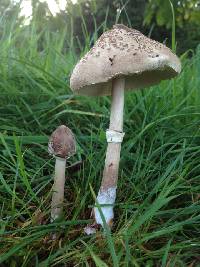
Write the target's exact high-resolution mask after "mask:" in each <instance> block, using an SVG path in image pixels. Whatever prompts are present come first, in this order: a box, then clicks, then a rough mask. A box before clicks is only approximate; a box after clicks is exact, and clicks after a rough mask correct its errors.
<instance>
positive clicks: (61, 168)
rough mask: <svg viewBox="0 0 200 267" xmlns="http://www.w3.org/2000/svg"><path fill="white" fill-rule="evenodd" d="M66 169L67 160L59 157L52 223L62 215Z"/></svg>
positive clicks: (53, 196)
mask: <svg viewBox="0 0 200 267" xmlns="http://www.w3.org/2000/svg"><path fill="white" fill-rule="evenodd" d="M65 167H66V159H62V158H58V157H57V158H56V163H55V177H54V185H53V194H52V201H51V221H54V220H56V219H57V218H59V217H60V216H61V215H62V211H63V207H62V204H63V200H64V187H65Z"/></svg>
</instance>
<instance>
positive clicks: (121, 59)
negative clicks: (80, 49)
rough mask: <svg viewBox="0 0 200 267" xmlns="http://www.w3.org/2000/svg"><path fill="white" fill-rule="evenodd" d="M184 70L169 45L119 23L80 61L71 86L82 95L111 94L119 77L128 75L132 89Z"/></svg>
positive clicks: (126, 81) (126, 86) (72, 76)
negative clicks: (114, 81)
mask: <svg viewBox="0 0 200 267" xmlns="http://www.w3.org/2000/svg"><path fill="white" fill-rule="evenodd" d="M180 71H181V63H180V60H179V59H178V57H177V56H176V55H175V54H173V53H172V51H171V50H170V49H169V48H167V47H166V46H165V45H163V44H161V43H159V42H156V41H154V40H151V39H150V38H148V37H146V36H145V35H143V34H142V33H141V32H139V31H137V30H134V29H130V28H128V27H126V26H124V25H122V24H117V25H115V26H114V27H113V29H111V30H109V31H107V32H105V33H103V34H102V35H101V36H100V38H99V39H98V40H97V41H96V43H95V45H94V46H93V48H92V49H91V50H90V51H89V52H88V53H87V54H86V55H85V56H84V57H83V58H82V59H81V60H80V61H79V62H78V63H77V65H76V66H75V68H74V70H73V72H72V75H71V79H70V87H71V89H72V90H73V91H74V93H76V94H80V95H94V96H99V95H110V94H111V88H112V79H113V78H115V77H119V76H124V77H125V89H126V90H130V89H137V88H143V87H148V86H151V85H154V84H157V83H159V82H160V81H161V80H166V79H170V78H173V77H175V76H176V75H177V74H178V73H180Z"/></svg>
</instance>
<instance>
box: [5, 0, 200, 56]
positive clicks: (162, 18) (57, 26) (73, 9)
mask: <svg viewBox="0 0 200 267" xmlns="http://www.w3.org/2000/svg"><path fill="white" fill-rule="evenodd" d="M171 4H172V5H173V7H174V12H175V20H176V21H175V22H176V39H177V42H178V52H179V53H182V52H184V51H186V50H188V49H194V48H195V47H196V46H197V45H198V43H199V40H200V31H199V30H198V29H199V27H200V0H190V1H188V0H171V2H170V0H113V1H110V0H100V1H97V0H78V2H77V3H76V4H73V3H72V2H71V1H70V0H69V1H68V4H67V6H66V10H65V11H61V12H60V13H58V14H57V15H56V16H52V14H51V12H50V10H49V8H48V5H47V4H46V3H45V2H40V1H39V0H32V8H33V17H34V18H35V19H34V21H35V22H36V23H37V24H38V25H40V28H39V31H42V29H43V27H45V28H48V29H49V30H50V31H53V32H56V31H60V30H61V29H63V28H67V29H68V31H72V32H71V34H72V35H73V36H74V46H76V48H77V49H82V48H83V47H85V44H87V43H88V42H87V41H88V39H91V37H92V38H94V39H95V38H96V37H97V36H94V33H95V34H98V35H100V34H101V33H102V32H103V31H104V30H105V27H106V28H111V27H112V25H113V24H115V23H117V22H118V23H124V24H126V25H127V26H130V27H133V28H136V29H139V30H140V31H142V32H143V33H144V34H147V35H151V36H152V38H154V39H156V40H158V41H161V42H163V41H165V42H167V44H168V45H169V46H170V44H171V28H172V9H171ZM18 11H19V5H18V4H14V3H13V2H11V0H1V6H0V14H3V15H4V16H7V17H10V16H12V15H14V16H16V15H18V14H19V12H18ZM32 20H33V19H32ZM18 23H19V24H21V25H22V24H23V18H18ZM15 27H17V24H15ZM27 27H28V26H27ZM41 35H42V34H41ZM41 38H42V37H41ZM92 40H93V39H92Z"/></svg>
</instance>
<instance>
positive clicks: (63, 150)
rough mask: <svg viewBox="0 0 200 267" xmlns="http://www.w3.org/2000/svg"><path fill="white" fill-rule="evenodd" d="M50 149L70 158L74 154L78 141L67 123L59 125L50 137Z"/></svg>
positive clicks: (54, 152)
mask: <svg viewBox="0 0 200 267" xmlns="http://www.w3.org/2000/svg"><path fill="white" fill-rule="evenodd" d="M48 151H49V153H50V154H53V155H54V156H56V157H60V158H69V157H70V156H72V155H74V154H75V153H76V142H75V138H74V135H73V133H72V131H71V130H70V129H69V128H68V127H66V126H65V125H61V126H59V127H58V128H57V129H56V130H55V131H54V132H53V133H52V135H51V137H50V139H49V143H48Z"/></svg>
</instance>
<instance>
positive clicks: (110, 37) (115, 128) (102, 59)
mask: <svg viewBox="0 0 200 267" xmlns="http://www.w3.org/2000/svg"><path fill="white" fill-rule="evenodd" d="M180 71H181V63H180V60H179V59H178V57H177V56H176V55H175V54H174V53H173V52H172V51H171V50H170V49H169V48H167V47H166V46H165V45H163V44H161V43H159V42H157V41H154V40H151V39H150V38H147V37H146V36H144V35H143V34H142V33H141V32H139V31H137V30H134V29H130V28H128V27H126V26H124V25H122V24H117V25H114V27H113V29H111V30H109V31H107V32H105V33H103V34H102V35H101V36H100V38H99V39H98V40H97V41H96V43H95V44H94V46H93V47H92V48H91V50H90V51H89V52H88V53H87V54H86V55H85V56H84V57H83V58H82V59H81V60H80V61H79V62H78V63H77V65H76V66H75V68H74V70H73V72H72V75H71V79H70V87H71V89H72V90H73V92H74V93H76V94H79V95H88V96H103V95H111V113H110V125H109V129H108V130H107V131H106V138H107V142H108V146H107V152H106V159H105V167H104V171H103V179H102V182H101V187H100V189H99V192H98V195H97V202H98V203H99V204H100V206H101V211H102V212H100V211H99V208H98V207H95V208H94V209H93V214H94V219H95V224H100V225H102V226H104V225H103V220H102V215H103V216H104V218H105V221H106V223H107V225H109V226H111V225H112V221H113V217H114V213H113V204H114V202H115V198H116V189H117V180H118V169H119V160H120V150H121V143H122V140H123V137H124V132H123V108H124V92H125V91H126V90H132V89H139V88H144V87H149V86H151V85H154V84H158V83H159V82H160V81H161V80H166V79H171V78H173V77H175V76H176V75H177V74H178V73H180ZM108 204H109V205H108ZM103 205H104V206H103ZM106 205H107V206H106ZM85 231H86V233H88V234H90V233H93V232H95V227H94V228H93V229H92V227H87V228H86V229H85Z"/></svg>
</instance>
